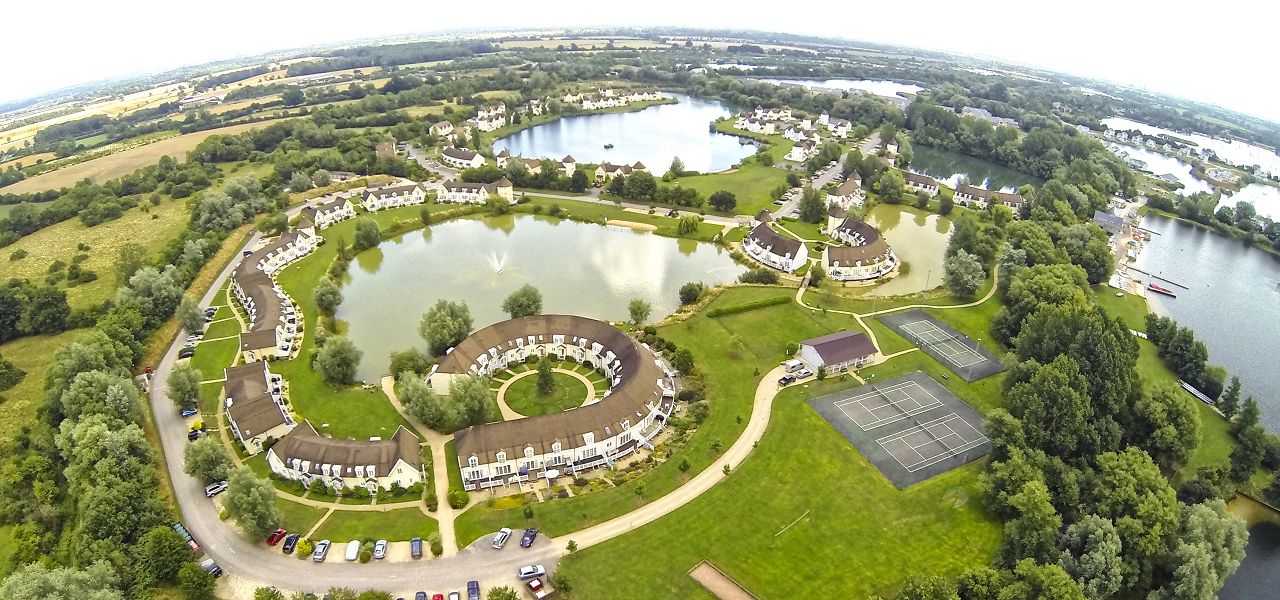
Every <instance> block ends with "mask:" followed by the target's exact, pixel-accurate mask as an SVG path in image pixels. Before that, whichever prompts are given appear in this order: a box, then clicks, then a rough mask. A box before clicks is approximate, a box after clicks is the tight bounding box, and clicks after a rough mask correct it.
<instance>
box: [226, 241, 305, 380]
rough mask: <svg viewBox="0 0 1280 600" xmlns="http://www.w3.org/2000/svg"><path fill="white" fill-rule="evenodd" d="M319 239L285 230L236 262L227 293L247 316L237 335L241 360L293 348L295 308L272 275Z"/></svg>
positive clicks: (276, 354) (285, 354)
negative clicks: (245, 322)
mask: <svg viewBox="0 0 1280 600" xmlns="http://www.w3.org/2000/svg"><path fill="white" fill-rule="evenodd" d="M319 242H320V237H319V236H315V235H310V234H308V233H307V232H305V231H296V232H290V233H286V234H284V235H281V236H280V237H279V238H276V239H275V240H274V241H272V242H270V243H268V244H266V245H264V246H262V247H260V248H258V249H257V250H254V251H253V252H252V253H250V254H249V256H246V257H244V259H242V260H241V261H240V264H238V265H236V268H235V271H234V272H233V273H232V277H231V293H232V296H233V297H235V299H236V301H237V302H238V303H239V304H240V307H241V308H242V309H243V310H244V313H245V316H246V317H248V319H249V326H248V330H247V331H245V332H243V333H241V334H240V353H241V355H242V356H243V357H244V360H245V362H253V361H255V360H260V359H267V358H275V357H288V356H290V355H291V354H292V353H293V351H294V350H296V349H297V344H295V343H294V342H295V340H296V338H297V326H298V325H297V324H298V315H297V311H296V309H295V308H294V306H293V302H292V301H291V300H290V299H289V297H288V296H286V295H285V294H284V292H282V291H280V289H279V288H277V287H276V283H275V280H274V279H272V276H273V275H274V274H275V273H276V271H278V270H280V269H281V268H284V266H286V265H288V264H289V263H291V262H293V261H296V260H298V259H300V258H302V257H303V256H306V255H307V254H310V253H311V252H313V251H314V250H315V249H316V247H317V246H319Z"/></svg>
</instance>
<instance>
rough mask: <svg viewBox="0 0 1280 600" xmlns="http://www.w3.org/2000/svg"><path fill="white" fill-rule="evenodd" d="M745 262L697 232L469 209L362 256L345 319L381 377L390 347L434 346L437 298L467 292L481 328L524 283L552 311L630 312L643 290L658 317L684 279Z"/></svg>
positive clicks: (672, 303) (724, 277)
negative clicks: (427, 336) (687, 235)
mask: <svg viewBox="0 0 1280 600" xmlns="http://www.w3.org/2000/svg"><path fill="white" fill-rule="evenodd" d="M494 263H499V264H500V265H501V267H502V271H501V272H500V273H499V272H496V270H495V268H494ZM745 270H746V268H745V267H742V266H740V265H738V264H737V263H735V262H734V261H733V259H732V258H730V257H729V253H728V252H727V251H726V250H724V249H723V248H720V247H719V246H716V245H714V244H708V243H702V242H696V241H693V240H686V239H675V238H668V237H662V236H658V235H654V234H652V233H645V232H638V231H634V230H631V229H626V228H623V227H615V226H605V225H593V224H587V223H577V222H574V221H568V220H560V219H554V218H550V217H536V216H532V215H507V216H503V217H485V218H469V219H461V220H456V221H449V222H446V223H441V224H439V225H433V226H432V227H430V228H428V229H424V230H421V231H414V232H410V233H407V234H405V235H403V236H401V237H398V238H395V239H392V240H387V241H384V242H382V244H381V245H380V246H378V247H377V248H374V249H371V250H368V251H365V252H362V253H360V254H359V255H357V256H356V259H355V260H354V261H352V263H351V267H350V268H349V269H348V271H347V278H346V283H345V284H344V285H343V287H342V295H343V302H342V305H341V306H340V307H339V308H338V312H337V318H338V319H340V320H342V321H345V322H346V323H347V324H348V325H349V329H348V335H349V336H350V338H351V341H353V342H355V345H356V347H358V348H360V350H362V351H364V359H363V360H362V361H361V362H360V368H359V371H358V376H359V378H360V379H364V380H366V381H374V380H376V379H377V378H378V377H380V376H382V375H383V374H385V373H386V371H387V364H388V361H387V357H388V356H390V354H391V352H393V351H396V350H403V349H406V348H410V347H415V348H420V349H425V348H426V343H425V342H424V341H423V339H422V337H421V336H419V335H418V320H419V319H420V318H421V317H422V313H423V312H425V311H426V310H427V308H429V307H430V306H431V305H433V304H435V302H436V301H437V300H439V299H446V300H453V301H465V302H466V303H467V305H468V307H469V308H470V309H471V316H472V317H473V318H474V325H475V328H476V329H479V328H481V327H485V326H487V325H490V324H493V323H496V322H498V321H501V320H504V319H506V318H507V315H506V313H504V312H502V301H503V299H505V298H506V297H507V296H508V295H509V294H510V293H511V292H513V291H515V290H516V288H518V287H520V286H522V285H524V284H526V283H531V284H533V285H534V286H535V287H537V288H538V289H539V290H541V291H542V297H543V303H542V308H543V312H545V313H568V314H575V315H582V316H586V317H592V318H596V319H604V320H615V321H619V320H626V319H627V318H628V315H627V303H628V302H630V301H631V300H632V299H633V298H643V299H645V300H648V301H649V302H650V304H652V306H653V312H652V314H651V315H650V319H651V320H654V321H656V320H659V319H661V318H662V317H664V316H666V315H668V314H670V313H672V312H674V311H675V309H676V307H677V306H678V304H679V299H678V295H677V292H678V290H679V289H680V286H681V285H684V284H685V283H686V282H689V281H702V282H705V283H707V284H708V285H711V284H721V283H728V282H731V281H734V280H735V279H737V277H738V274H739V273H742V272H743V271H745Z"/></svg>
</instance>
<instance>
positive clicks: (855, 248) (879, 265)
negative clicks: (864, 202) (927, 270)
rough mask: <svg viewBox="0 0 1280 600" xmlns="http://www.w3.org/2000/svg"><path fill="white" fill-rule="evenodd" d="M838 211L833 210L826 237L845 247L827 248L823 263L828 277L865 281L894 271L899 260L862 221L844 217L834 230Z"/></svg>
mask: <svg viewBox="0 0 1280 600" xmlns="http://www.w3.org/2000/svg"><path fill="white" fill-rule="evenodd" d="M837 208H838V207H836V206H834V205H833V206H832V209H833V210H832V212H831V213H830V218H829V219H828V226H827V235H828V236H830V237H831V239H833V240H836V241H838V242H842V243H844V244H847V246H837V245H834V244H832V245H828V246H827V248H825V249H824V250H823V253H822V261H823V265H824V266H825V267H826V270H827V275H828V276H829V277H831V278H832V279H835V280H837V281H864V280H868V279H875V278H877V277H883V276H885V275H887V274H889V273H890V272H892V271H893V269H894V267H896V266H897V264H898V257H897V256H896V255H895V254H894V253H893V249H892V248H890V247H889V244H888V242H886V241H885V239H884V237H882V236H881V235H880V232H879V231H876V229H875V228H874V227H872V226H870V225H868V224H867V223H865V222H863V221H859V220H858V219H854V218H852V217H845V218H844V219H841V220H840V221H839V223H837V224H835V225H834V226H832V225H831V222H832V221H834V220H835V216H836V214H839V213H843V211H839V213H837V211H836V210H835V209H837Z"/></svg>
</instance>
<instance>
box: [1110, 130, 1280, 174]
mask: <svg viewBox="0 0 1280 600" xmlns="http://www.w3.org/2000/svg"><path fill="white" fill-rule="evenodd" d="M1102 124H1103V125H1104V126H1105V127H1108V128H1110V129H1118V130H1121V131H1128V130H1132V129H1136V130H1138V131H1141V132H1142V133H1145V134H1148V135H1160V134H1165V135H1171V136H1173V137H1176V138H1181V139H1184V140H1190V141H1193V142H1195V143H1197V144H1199V145H1200V147H1202V148H1209V149H1211V150H1213V151H1214V152H1216V153H1217V154H1218V156H1219V157H1220V158H1222V159H1223V160H1226V161H1228V162H1230V163H1232V164H1234V165H1238V166H1242V167H1243V166H1246V165H1258V166H1259V167H1262V168H1263V169H1265V170H1267V171H1270V172H1272V173H1280V156H1277V155H1276V153H1275V152H1272V151H1270V150H1268V149H1266V148H1263V147H1261V146H1255V145H1253V144H1249V143H1247V142H1239V141H1234V140H1233V141H1227V140H1220V139H1217V138H1211V137H1209V136H1205V135H1200V134H1198V133H1178V132H1176V131H1173V130H1171V129H1165V128H1163V127H1156V126H1155V125H1148V124H1146V123H1139V122H1138V121H1134V120H1132V119H1126V118H1124V117H1111V118H1109V119H1103V120H1102Z"/></svg>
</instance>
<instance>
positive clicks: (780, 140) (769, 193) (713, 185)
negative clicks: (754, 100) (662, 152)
mask: <svg viewBox="0 0 1280 600" xmlns="http://www.w3.org/2000/svg"><path fill="white" fill-rule="evenodd" d="M715 127H716V130H717V131H720V132H723V133H730V134H735V135H743V136H746V137H750V138H752V139H756V140H760V141H764V142H767V143H768V144H769V149H768V151H767V153H768V154H769V156H771V157H772V158H773V160H774V164H778V163H780V162H782V157H783V156H786V154H787V151H788V150H790V149H791V141H790V140H788V139H787V138H784V137H782V136H781V135H770V136H764V135H758V134H752V133H749V132H746V131H742V130H740V129H734V128H733V121H732V120H727V119H726V120H721V121H717V122H716V124H715ZM677 181H678V182H679V183H680V185H682V186H684V187H692V188H693V189H696V190H698V192H699V193H701V194H702V197H703V198H706V197H709V196H711V194H714V193H716V192H718V191H720V190H725V191H728V192H733V195H734V196H736V197H737V198H738V206H737V208H735V209H734V211H733V212H734V213H735V214H739V215H754V214H756V213H758V212H760V209H762V208H772V202H773V201H774V200H777V198H775V197H774V196H773V190H774V189H775V188H777V187H778V186H780V185H786V183H787V171H786V170H785V169H782V168H779V167H766V166H764V165H762V164H760V163H758V162H756V160H755V159H750V160H744V161H743V163H742V165H741V166H740V167H738V168H737V169H733V170H730V171H726V172H722V173H708V174H703V175H693V176H689V177H681V178H679V179H678V180H677Z"/></svg>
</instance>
